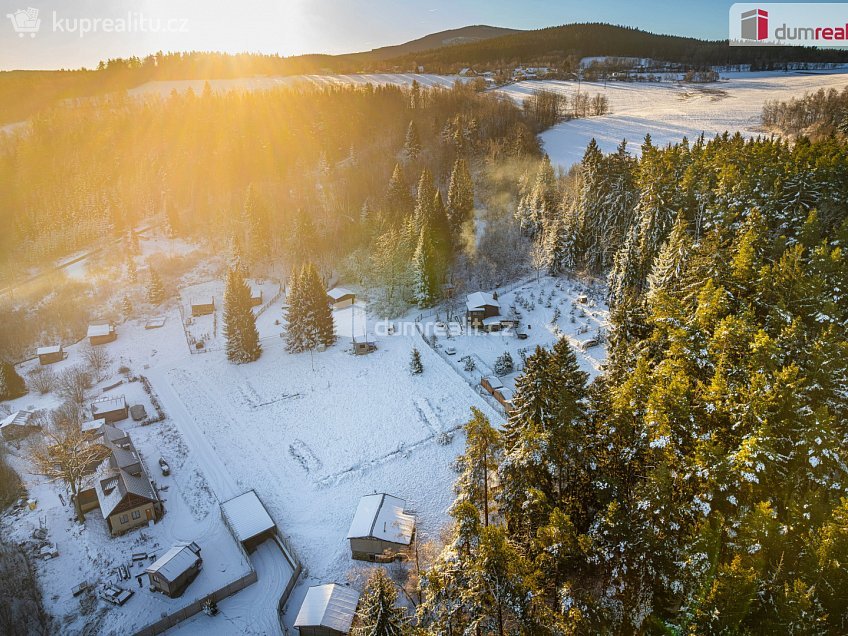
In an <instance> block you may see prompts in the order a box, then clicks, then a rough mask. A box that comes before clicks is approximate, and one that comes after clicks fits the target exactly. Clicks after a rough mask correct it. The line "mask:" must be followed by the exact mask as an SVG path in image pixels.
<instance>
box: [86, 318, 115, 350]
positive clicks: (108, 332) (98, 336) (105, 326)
mask: <svg viewBox="0 0 848 636" xmlns="http://www.w3.org/2000/svg"><path fill="white" fill-rule="evenodd" d="M86 337H87V338H88V341H89V343H90V344H91V345H101V344H106V343H107V342H114V341H115V340H117V339H118V331H117V330H116V329H115V325H113V324H112V323H110V322H102V323H95V324H92V325H89V326H88V334H87V336H86Z"/></svg>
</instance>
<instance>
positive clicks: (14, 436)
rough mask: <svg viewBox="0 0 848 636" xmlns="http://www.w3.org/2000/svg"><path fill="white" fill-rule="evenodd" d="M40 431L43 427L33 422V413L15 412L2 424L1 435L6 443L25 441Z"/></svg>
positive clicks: (0, 425)
mask: <svg viewBox="0 0 848 636" xmlns="http://www.w3.org/2000/svg"><path fill="white" fill-rule="evenodd" d="M39 430H41V426H39V425H38V423H37V422H36V421H34V420H33V417H32V411H15V412H14V413H12V414H11V415H9V416H8V417H6V418H5V419H4V420H3V421H2V422H0V435H2V436H3V439H5V440H6V441H12V440H18V439H23V438H24V437H26V436H27V435H29V434H30V433H33V432H35V431H39Z"/></svg>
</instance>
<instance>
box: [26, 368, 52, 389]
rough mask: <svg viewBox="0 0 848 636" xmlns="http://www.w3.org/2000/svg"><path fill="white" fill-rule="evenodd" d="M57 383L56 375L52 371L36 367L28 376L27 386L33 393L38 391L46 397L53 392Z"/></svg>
mask: <svg viewBox="0 0 848 636" xmlns="http://www.w3.org/2000/svg"><path fill="white" fill-rule="evenodd" d="M55 383H56V374H55V373H53V370H52V369H45V368H44V367H35V368H34V369H33V370H32V371H30V372H29V374H28V376H27V385H28V386H29V388H31V389H32V390H33V391H38V392H39V393H40V394H41V395H46V394H48V393H50V391H52V390H53V386H54V384H55Z"/></svg>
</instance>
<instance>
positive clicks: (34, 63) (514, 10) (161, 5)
mask: <svg viewBox="0 0 848 636" xmlns="http://www.w3.org/2000/svg"><path fill="white" fill-rule="evenodd" d="M731 4H732V3H731V2H715V1H713V0H700V1H691V0H677V1H670V0H649V1H647V2H621V1H613V0H590V1H586V0H580V1H578V0H559V1H553V0H551V1H542V0H520V1H518V2H515V1H513V2H507V1H505V0H424V1H420V2H413V1H408V0H368V1H360V0H356V1H354V0H237V1H234V2H224V1H223V0H202V1H201V0H108V1H107V0H52V1H45V0H0V20H2V22H0V69H3V70H6V69H55V68H79V67H81V66H85V67H89V68H92V67H95V66H96V65H97V62H98V61H100V60H102V59H106V58H110V57H128V56H132V55H138V56H143V55H146V54H148V53H153V52H156V51H158V50H162V51H187V50H203V51H208V50H216V51H227V52H242V51H251V52H260V53H279V54H281V55H297V54H300V53H345V52H351V51H360V50H368V49H372V48H376V47H379V46H385V45H387V44H399V43H401V42H405V41H408V40H411V39H415V38H418V37H421V36H423V35H426V34H428V33H432V32H434V31H441V30H444V29H451V28H456V27H461V26H466V25H469V24H490V25H495V26H505V27H514V28H519V29H534V28H540V27H545V26H554V25H559V24H566V23H569V22H587V21H591V22H611V23H615V24H624V25H628V26H638V27H641V28H644V29H647V30H650V31H654V32H657V33H674V34H680V35H691V36H696V37H703V38H710V39H718V38H725V37H727V12H728V9H729V7H730V5H731ZM28 7H33V8H35V9H38V10H39V15H38V17H39V18H40V19H41V25H40V29H39V31H38V33H37V34H36V36H35V37H34V38H33V37H30V35H29V34H23V37H21V34H18V33H16V32H15V31H14V29H13V25H12V21H11V20H10V19H9V18H8V17H7V14H10V13H14V12H16V11H17V10H19V9H25V8H28ZM130 15H131V17H132V19H131V20H128V16H130ZM140 16H143V17H144V22H141V20H140V19H139V18H140ZM76 19H82V20H83V21H81V22H76V21H75V20H76ZM86 19H87V20H89V21H91V22H88V23H86V22H85V21H84V20H86ZM95 19H100V20H104V19H107V20H115V22H113V23H112V24H111V25H109V26H106V27H105V28H104V25H103V24H102V23H100V24H95V23H94V22H93V21H94V20H95ZM121 20H123V21H124V23H125V24H127V25H128V28H129V29H132V30H133V31H134V32H130V33H127V32H123V33H122V32H106V31H107V30H108V29H112V30H113V31H117V30H118V29H119V28H120V26H121V24H120V22H119V21H121ZM87 26H88V29H89V30H90V31H95V32H88V33H81V30H85V29H86V27H87Z"/></svg>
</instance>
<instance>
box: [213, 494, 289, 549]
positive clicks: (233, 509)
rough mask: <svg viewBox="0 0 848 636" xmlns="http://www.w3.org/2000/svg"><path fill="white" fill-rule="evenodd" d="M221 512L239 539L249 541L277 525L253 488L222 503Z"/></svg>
mask: <svg viewBox="0 0 848 636" xmlns="http://www.w3.org/2000/svg"><path fill="white" fill-rule="evenodd" d="M221 512H223V513H224V517H225V518H226V519H227V523H228V524H229V526H230V528H231V529H232V531H233V533H234V534H235V535H236V537H237V538H238V540H239V541H247V540H248V539H252V538H253V537H255V536H256V535H259V534H262V533H263V532H267V531H268V530H271V529H273V528H275V527H276V524H275V523H274V520H273V519H271V515H269V514H268V511H267V510H266V509H265V506H263V505H262V502H261V501H259V497H257V496H256V492H255V491H253V490H248V491H247V492H246V493H244V494H243V495H239V496H238V497H233V498H232V499H230V500H228V501H225V502H224V503H222V504H221Z"/></svg>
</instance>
